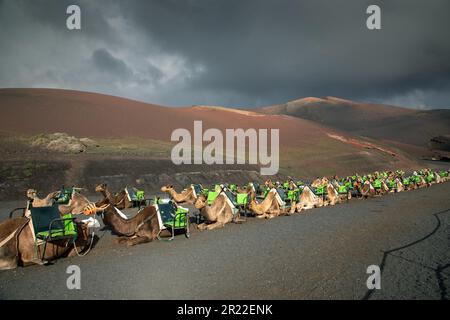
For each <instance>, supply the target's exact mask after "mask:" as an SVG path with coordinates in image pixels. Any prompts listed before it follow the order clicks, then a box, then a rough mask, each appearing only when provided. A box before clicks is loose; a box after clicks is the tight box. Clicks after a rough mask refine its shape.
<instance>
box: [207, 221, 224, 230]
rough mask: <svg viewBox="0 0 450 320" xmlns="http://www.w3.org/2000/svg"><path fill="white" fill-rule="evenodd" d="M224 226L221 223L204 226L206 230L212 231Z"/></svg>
mask: <svg viewBox="0 0 450 320" xmlns="http://www.w3.org/2000/svg"><path fill="white" fill-rule="evenodd" d="M224 225H225V224H224V223H223V222H214V223H211V224H208V225H207V226H206V230H214V229H217V228H223V226H224Z"/></svg>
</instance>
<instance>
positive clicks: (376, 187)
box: [373, 179, 381, 189]
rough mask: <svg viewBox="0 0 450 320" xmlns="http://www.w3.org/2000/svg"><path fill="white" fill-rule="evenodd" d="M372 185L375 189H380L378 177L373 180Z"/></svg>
mask: <svg viewBox="0 0 450 320" xmlns="http://www.w3.org/2000/svg"><path fill="white" fill-rule="evenodd" d="M373 187H374V188H375V189H381V180H380V179H376V180H375V181H374V182H373Z"/></svg>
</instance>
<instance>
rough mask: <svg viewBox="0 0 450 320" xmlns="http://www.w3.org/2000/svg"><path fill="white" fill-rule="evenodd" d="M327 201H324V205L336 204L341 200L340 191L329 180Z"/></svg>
mask: <svg viewBox="0 0 450 320" xmlns="http://www.w3.org/2000/svg"><path fill="white" fill-rule="evenodd" d="M326 199H327V201H326V203H324V205H330V206H334V205H335V204H336V203H339V202H340V201H341V198H339V193H338V192H337V190H336V189H335V188H334V187H333V185H332V184H331V183H330V182H328V185H327V197H326Z"/></svg>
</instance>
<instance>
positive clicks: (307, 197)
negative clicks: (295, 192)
mask: <svg viewBox="0 0 450 320" xmlns="http://www.w3.org/2000/svg"><path fill="white" fill-rule="evenodd" d="M323 205H324V203H323V199H322V197H318V196H316V195H315V194H314V192H312V190H311V189H310V188H309V187H308V186H305V187H304V188H303V191H302V194H301V195H300V199H299V201H298V203H293V204H292V207H291V211H290V212H291V213H294V212H301V211H303V210H309V209H312V208H318V207H322V206H323Z"/></svg>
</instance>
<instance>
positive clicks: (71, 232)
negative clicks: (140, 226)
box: [36, 213, 78, 239]
mask: <svg viewBox="0 0 450 320" xmlns="http://www.w3.org/2000/svg"><path fill="white" fill-rule="evenodd" d="M62 219H70V220H64V221H63V223H64V230H63V229H53V230H51V237H52V238H59V237H67V236H72V237H74V238H76V237H77V235H78V234H77V230H76V228H75V224H74V222H73V220H72V215H71V214H70V213H69V214H65V215H63V216H62ZM49 236H50V230H48V231H41V232H38V233H37V234H36V237H37V238H40V239H45V238H47V237H49Z"/></svg>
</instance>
